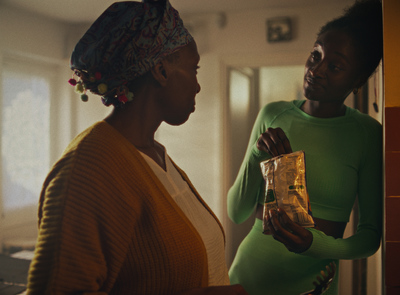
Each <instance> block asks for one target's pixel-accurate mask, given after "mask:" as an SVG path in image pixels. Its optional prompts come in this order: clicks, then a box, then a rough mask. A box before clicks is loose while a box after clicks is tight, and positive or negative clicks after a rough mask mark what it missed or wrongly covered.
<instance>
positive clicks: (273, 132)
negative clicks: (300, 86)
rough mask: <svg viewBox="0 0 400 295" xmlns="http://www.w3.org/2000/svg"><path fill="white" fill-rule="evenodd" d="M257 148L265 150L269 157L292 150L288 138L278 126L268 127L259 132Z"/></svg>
mask: <svg viewBox="0 0 400 295" xmlns="http://www.w3.org/2000/svg"><path fill="white" fill-rule="evenodd" d="M257 148H258V149H259V150H260V151H265V152H267V153H268V154H270V156H271V157H276V156H279V155H281V154H290V153H291V152H292V147H291V146H290V142H289V139H288V138H287V137H286V134H285V132H283V130H282V129H281V128H279V127H278V128H268V129H267V131H265V132H264V133H263V134H261V135H260V137H259V138H258V141H257Z"/></svg>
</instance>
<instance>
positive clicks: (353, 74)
mask: <svg viewBox="0 0 400 295" xmlns="http://www.w3.org/2000/svg"><path fill="white" fill-rule="evenodd" d="M360 68H361V67H360V59H359V57H358V50H357V47H355V46H354V42H353V41H352V39H351V38H350V36H349V35H348V34H346V33H344V32H342V31H338V30H330V31H327V32H325V33H323V34H321V35H320V36H319V37H318V39H317V40H316V42H315V44H314V47H313V49H312V51H311V54H310V56H309V57H308V59H307V61H306V65H305V74H304V84H303V92H304V96H305V97H306V98H308V99H310V100H315V101H323V102H343V101H344V100H345V99H346V97H347V96H348V95H349V94H350V92H351V91H352V90H353V89H354V88H358V87H360V85H359V84H360V83H359V82H360V81H361V76H362V75H361V74H362V73H361V70H360Z"/></svg>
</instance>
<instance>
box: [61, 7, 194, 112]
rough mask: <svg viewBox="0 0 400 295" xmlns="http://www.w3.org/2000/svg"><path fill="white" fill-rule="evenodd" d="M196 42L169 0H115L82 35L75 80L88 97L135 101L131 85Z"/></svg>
mask: <svg viewBox="0 0 400 295" xmlns="http://www.w3.org/2000/svg"><path fill="white" fill-rule="evenodd" d="M191 41H193V37H192V36H191V35H190V34H189V32H188V31H187V29H186V28H185V27H184V25H183V22H182V20H181V18H180V17H179V13H178V11H177V10H175V9H174V8H173V7H172V6H171V4H170V3H169V1H168V0H159V1H157V0H152V1H150V0H147V1H146V0H144V1H143V2H134V1H126V2H116V3H114V4H112V5H111V6H110V7H109V8H108V9H106V10H105V11H104V12H103V14H102V15H100V17H99V18H98V19H97V20H96V21H95V22H94V23H93V24H92V26H91V27H90V28H89V30H88V31H87V32H86V33H85V34H84V35H83V37H82V38H81V39H80V40H79V42H78V44H77V45H76V46H75V49H74V51H73V52H72V56H71V69H72V70H73V71H74V76H76V77H78V79H77V80H78V81H77V80H76V79H74V78H73V79H70V80H69V82H70V84H72V85H74V86H75V88H76V90H77V92H80V93H81V94H82V95H81V98H82V100H83V101H86V100H87V98H88V97H87V95H86V91H87V90H89V91H90V92H92V93H94V94H98V95H101V96H102V101H103V103H104V104H105V105H107V106H109V105H110V104H114V105H115V106H120V105H121V104H124V103H125V102H127V101H130V100H131V99H132V97H133V94H132V93H131V92H129V90H128V88H127V87H126V84H127V83H128V82H129V81H132V80H134V79H135V78H137V77H139V76H142V75H143V74H145V73H146V72H148V71H149V70H150V69H151V68H152V67H154V66H155V65H156V64H157V63H158V62H159V61H160V60H162V59H163V58H165V57H166V56H168V55H170V54H172V53H174V52H175V51H177V50H178V49H180V48H182V47H183V46H185V45H187V44H188V43H190V42H191Z"/></svg>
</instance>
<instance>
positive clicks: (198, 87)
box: [196, 83, 201, 93]
mask: <svg viewBox="0 0 400 295" xmlns="http://www.w3.org/2000/svg"><path fill="white" fill-rule="evenodd" d="M200 90H201V87H200V84H199V83H197V92H196V93H199V92H200Z"/></svg>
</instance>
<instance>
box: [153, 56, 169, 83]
mask: <svg viewBox="0 0 400 295" xmlns="http://www.w3.org/2000/svg"><path fill="white" fill-rule="evenodd" d="M150 71H151V74H152V75H153V77H154V79H155V80H156V81H157V82H158V83H159V84H160V85H161V86H166V85H167V82H168V76H169V75H168V74H169V69H168V65H167V64H166V63H165V61H164V60H162V61H160V62H158V63H157V64H156V65H155V66H154V67H153V68H152V69H151V70H150Z"/></svg>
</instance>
